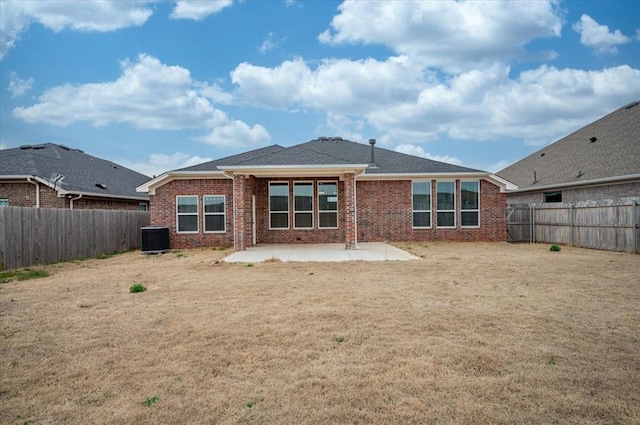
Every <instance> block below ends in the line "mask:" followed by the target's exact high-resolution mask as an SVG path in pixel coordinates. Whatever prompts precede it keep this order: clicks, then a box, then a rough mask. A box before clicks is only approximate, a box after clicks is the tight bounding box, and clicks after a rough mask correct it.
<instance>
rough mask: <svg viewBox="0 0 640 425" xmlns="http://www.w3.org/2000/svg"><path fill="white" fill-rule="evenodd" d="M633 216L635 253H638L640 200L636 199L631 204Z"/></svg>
mask: <svg viewBox="0 0 640 425" xmlns="http://www.w3.org/2000/svg"><path fill="white" fill-rule="evenodd" d="M631 214H632V219H631V221H632V223H633V226H632V227H633V252H634V253H636V254H637V253H638V219H637V217H638V200H637V199H634V200H633V202H632V203H631Z"/></svg>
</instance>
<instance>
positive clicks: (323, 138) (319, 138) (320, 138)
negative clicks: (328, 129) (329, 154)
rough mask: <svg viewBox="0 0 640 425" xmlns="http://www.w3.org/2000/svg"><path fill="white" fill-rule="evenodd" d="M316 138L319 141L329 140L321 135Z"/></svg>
mask: <svg viewBox="0 0 640 425" xmlns="http://www.w3.org/2000/svg"><path fill="white" fill-rule="evenodd" d="M318 140H319V141H321V142H326V141H327V140H329V138H328V137H324V136H323V137H318Z"/></svg>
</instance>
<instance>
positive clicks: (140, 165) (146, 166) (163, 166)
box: [114, 152, 212, 177]
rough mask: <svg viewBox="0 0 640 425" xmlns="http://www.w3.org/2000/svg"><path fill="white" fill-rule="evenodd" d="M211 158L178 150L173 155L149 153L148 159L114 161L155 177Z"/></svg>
mask: <svg viewBox="0 0 640 425" xmlns="http://www.w3.org/2000/svg"><path fill="white" fill-rule="evenodd" d="M211 160H212V158H209V157H199V156H191V155H189V154H186V153H184V152H176V153H173V154H171V155H166V154H160V153H154V154H151V155H149V158H148V160H147V161H128V160H126V159H117V160H114V162H115V163H117V164H120V165H123V166H125V167H127V168H130V169H132V170H135V171H137V172H139V173H142V174H144V175H146V176H149V177H153V176H158V175H160V174H162V173H164V172H165V171H170V170H175V169H178V168H184V167H190V166H192V165H197V164H202V163H203V162H208V161H211Z"/></svg>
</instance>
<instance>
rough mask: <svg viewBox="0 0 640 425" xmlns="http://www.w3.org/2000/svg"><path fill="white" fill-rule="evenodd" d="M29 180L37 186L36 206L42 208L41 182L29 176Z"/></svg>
mask: <svg viewBox="0 0 640 425" xmlns="http://www.w3.org/2000/svg"><path fill="white" fill-rule="evenodd" d="M27 181H28V182H29V183H31V184H32V185H34V186H35V187H36V208H40V183H38V182H37V181H34V180H33V179H32V178H31V177H27Z"/></svg>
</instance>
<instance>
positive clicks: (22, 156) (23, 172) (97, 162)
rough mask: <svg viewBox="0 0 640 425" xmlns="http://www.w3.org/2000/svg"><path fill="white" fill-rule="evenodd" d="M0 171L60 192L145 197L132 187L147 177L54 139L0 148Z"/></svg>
mask: <svg viewBox="0 0 640 425" xmlns="http://www.w3.org/2000/svg"><path fill="white" fill-rule="evenodd" d="M0 173H1V174H0V178H2V179H9V178H14V179H15V178H26V177H36V178H39V180H40V181H43V182H45V183H46V184H48V185H49V186H51V187H55V188H56V190H59V191H62V192H63V193H70V194H85V195H91V196H99V197H108V198H134V199H141V200H148V196H147V194H141V193H138V192H136V187H137V186H139V185H141V184H143V183H144V182H146V181H148V180H149V177H147V176H145V175H144V174H140V173H138V172H136V171H133V170H130V169H128V168H126V167H123V166H121V165H118V164H116V163H113V162H111V161H107V160H104V159H100V158H96V157H94V156H91V155H88V154H86V153H84V152H83V151H81V150H79V149H72V148H69V147H67V146H64V145H57V144H54V143H46V144H42V145H24V146H21V147H19V148H12V149H4V150H2V151H0Z"/></svg>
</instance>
